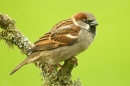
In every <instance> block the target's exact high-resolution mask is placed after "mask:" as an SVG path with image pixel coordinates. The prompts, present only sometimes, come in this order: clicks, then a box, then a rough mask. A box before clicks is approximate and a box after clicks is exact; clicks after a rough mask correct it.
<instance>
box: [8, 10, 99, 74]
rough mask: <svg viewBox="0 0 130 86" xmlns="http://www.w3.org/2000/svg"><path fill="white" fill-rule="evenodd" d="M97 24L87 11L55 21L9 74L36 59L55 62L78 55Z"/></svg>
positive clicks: (88, 41) (91, 37)
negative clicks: (30, 51)
mask: <svg viewBox="0 0 130 86" xmlns="http://www.w3.org/2000/svg"><path fill="white" fill-rule="evenodd" d="M97 25H98V23H97V22H96V19H95V17H94V15H93V14H91V13H89V12H79V13H77V14H75V15H73V16H72V18H70V19H66V20H63V21H61V22H59V23H57V24H56V25H55V26H54V27H53V28H52V29H51V30H50V31H49V32H48V33H46V34H45V35H44V36H42V37H41V38H40V39H39V40H38V41H36V42H35V43H34V47H33V49H32V53H31V54H30V55H29V56H28V57H27V58H26V59H25V60H24V61H23V62H22V63H20V64H19V65H18V66H17V67H16V68H15V69H14V70H13V71H12V72H11V73H10V75H12V74H13V73H14V72H16V71H17V70H18V69H20V68H21V67H22V66H24V65H26V64H29V63H35V62H37V61H38V60H42V61H44V62H45V63H48V64H57V63H58V62H61V61H65V60H67V59H69V58H72V57H74V56H76V55H78V54H79V53H81V52H83V51H84V50H86V49H87V48H88V46H89V45H90V44H91V42H92V41H93V39H94V37H95V35H96V26H97Z"/></svg>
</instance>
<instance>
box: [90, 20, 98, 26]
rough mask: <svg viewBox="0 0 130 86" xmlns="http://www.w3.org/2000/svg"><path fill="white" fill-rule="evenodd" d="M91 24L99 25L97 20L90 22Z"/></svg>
mask: <svg viewBox="0 0 130 86" xmlns="http://www.w3.org/2000/svg"><path fill="white" fill-rule="evenodd" d="M90 25H91V26H98V23H97V21H96V20H93V21H92V22H91V23H90Z"/></svg>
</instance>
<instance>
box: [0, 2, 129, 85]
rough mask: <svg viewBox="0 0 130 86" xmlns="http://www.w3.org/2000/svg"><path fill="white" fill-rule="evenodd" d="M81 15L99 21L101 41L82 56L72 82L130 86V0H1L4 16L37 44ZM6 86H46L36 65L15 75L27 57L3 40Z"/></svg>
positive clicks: (0, 74) (0, 69) (0, 77)
mask: <svg viewBox="0 0 130 86" xmlns="http://www.w3.org/2000/svg"><path fill="white" fill-rule="evenodd" d="M80 11H88V12H91V13H93V14H94V15H95V16H96V19H97V21H98V23H99V26H98V27H97V36H96V38H95V40H94V42H93V43H92V44H91V46H90V47H89V48H88V49H87V51H85V52H83V53H82V54H80V55H78V56H77V57H78V60H79V61H78V62H79V65H78V67H76V68H74V70H73V72H72V75H73V76H72V78H73V79H77V78H78V77H79V78H80V79H81V81H82V84H83V86H130V38H129V37H130V34H129V33H130V24H129V21H130V0H34V1H33V0H0V12H2V13H6V14H9V15H10V16H11V18H14V19H15V20H16V25H17V27H18V28H19V29H20V31H21V32H22V33H23V34H24V35H25V36H27V37H28V38H29V40H30V41H31V42H35V41H36V40H37V39H38V38H39V37H41V36H42V35H43V34H44V33H46V32H48V31H49V30H50V29H51V27H52V26H53V25H55V24H56V23H57V22H59V21H61V20H64V19H67V18H70V17H71V16H72V15H73V14H75V13H77V12H80ZM0 58H1V60H0V86H41V76H40V70H39V69H38V68H36V67H35V66H34V65H33V64H29V65H27V66H24V67H23V68H22V69H20V70H19V71H18V72H16V73H15V74H14V75H12V76H9V73H10V72H11V70H12V69H13V68H14V67H16V65H18V64H19V63H20V62H21V61H22V60H23V59H25V58H26V56H25V55H21V53H20V51H19V50H18V49H17V47H14V49H10V50H9V48H8V47H7V46H6V44H5V43H4V41H0Z"/></svg>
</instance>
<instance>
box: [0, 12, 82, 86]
mask: <svg viewBox="0 0 130 86" xmlns="http://www.w3.org/2000/svg"><path fill="white" fill-rule="evenodd" d="M0 28H1V29H2V31H1V32H0V40H4V41H5V43H7V45H8V46H9V48H12V47H13V46H14V45H15V46H17V47H18V48H19V49H20V50H21V51H22V53H23V54H26V55H27V56H28V55H29V54H30V53H31V48H33V46H34V45H33V44H32V43H31V42H30V41H29V40H28V38H27V37H25V36H24V35H23V34H22V33H21V32H20V31H19V30H18V29H17V28H16V26H15V21H14V20H13V19H11V18H10V17H9V16H8V15H6V14H2V13H0ZM35 65H36V66H37V67H38V68H40V69H41V76H42V77H43V86H81V82H80V80H79V79H78V80H75V81H72V80H71V71H72V70H73V68H74V66H75V61H74V60H73V59H68V60H66V61H65V62H64V64H63V66H62V67H60V68H58V66H57V65H49V64H46V63H44V62H43V61H39V62H37V63H36V64H35Z"/></svg>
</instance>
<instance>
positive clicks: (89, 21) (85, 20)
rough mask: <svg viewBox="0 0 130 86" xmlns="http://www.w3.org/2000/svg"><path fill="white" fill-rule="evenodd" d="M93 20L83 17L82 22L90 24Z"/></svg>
mask: <svg viewBox="0 0 130 86" xmlns="http://www.w3.org/2000/svg"><path fill="white" fill-rule="evenodd" d="M93 21H94V20H87V19H83V22H84V23H87V24H90V23H91V22H93Z"/></svg>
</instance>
